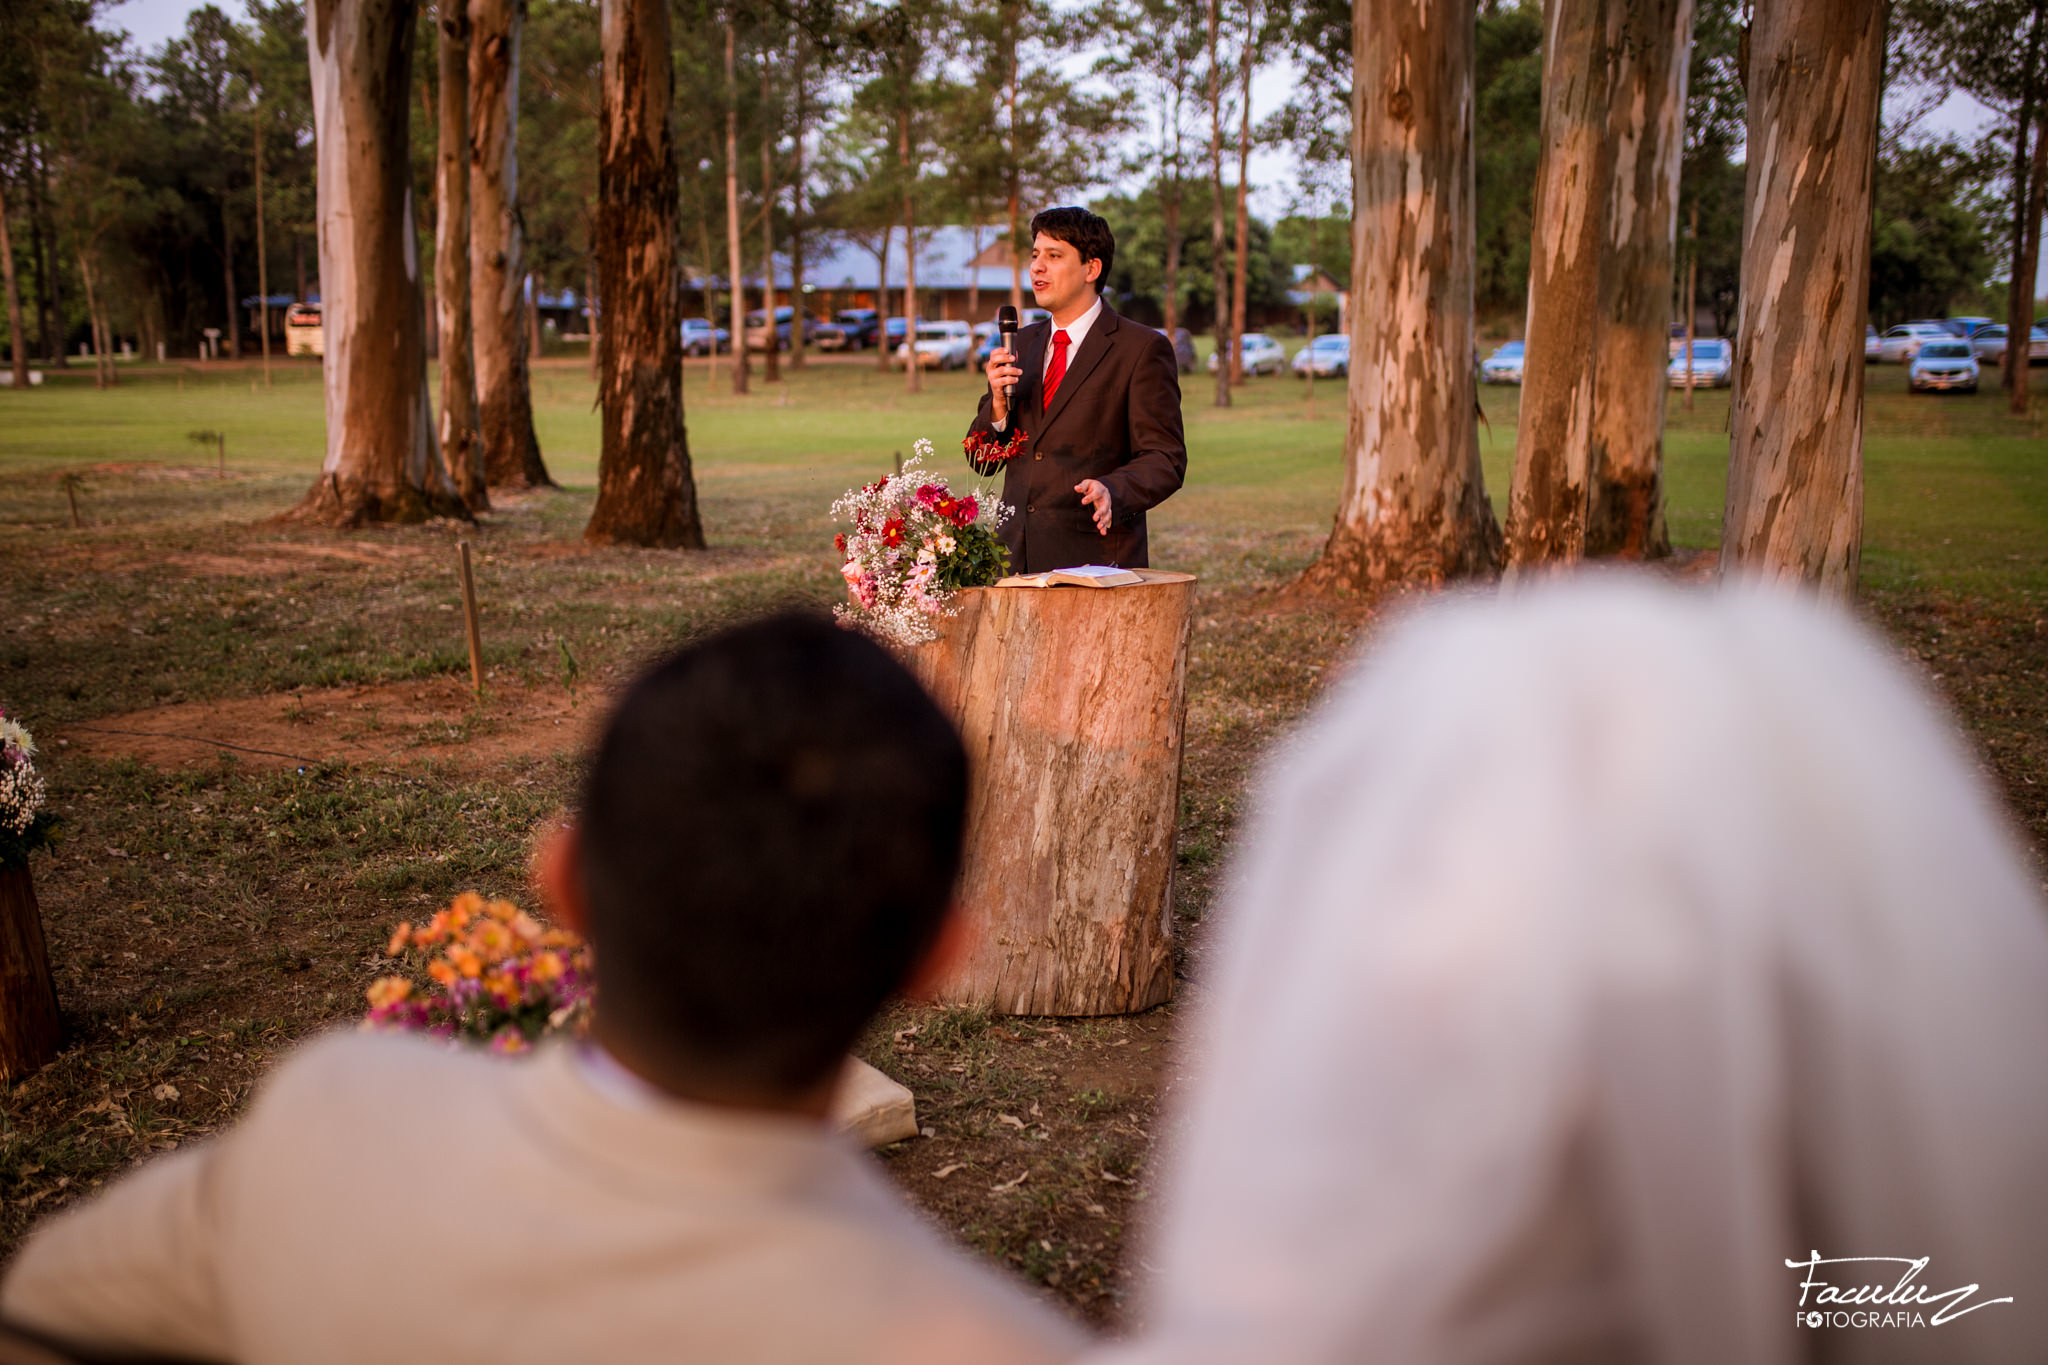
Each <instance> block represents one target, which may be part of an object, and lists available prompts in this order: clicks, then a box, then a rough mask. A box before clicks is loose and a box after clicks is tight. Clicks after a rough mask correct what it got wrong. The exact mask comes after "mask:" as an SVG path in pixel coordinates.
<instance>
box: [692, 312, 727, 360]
mask: <svg viewBox="0 0 2048 1365" xmlns="http://www.w3.org/2000/svg"><path fill="white" fill-rule="evenodd" d="M714 349H716V350H720V351H730V350H731V349H732V333H731V332H728V331H726V330H725V328H723V327H714V326H712V324H711V319H709V318H684V319H683V354H684V355H710V354H711V352H712V351H713V350H714Z"/></svg>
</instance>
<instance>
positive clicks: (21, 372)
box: [0, 179, 28, 393]
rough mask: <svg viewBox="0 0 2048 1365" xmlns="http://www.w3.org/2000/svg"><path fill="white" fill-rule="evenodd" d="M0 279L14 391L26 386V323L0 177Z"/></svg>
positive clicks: (4, 191) (5, 187) (3, 183)
mask: <svg viewBox="0 0 2048 1365" xmlns="http://www.w3.org/2000/svg"><path fill="white" fill-rule="evenodd" d="M0 282H4V284H5V286H6V289H7V332H8V336H9V337H11V338H12V349H11V350H10V351H9V352H8V361H9V364H10V366H11V368H12V371H13V375H14V391H15V392H16V393H21V392H24V391H25V390H26V389H27V388H28V323H27V322H26V321H25V320H24V319H23V317H22V315H21V282H20V281H19V280H17V279H16V278H15V275H14V239H13V238H12V237H11V236H10V235H9V234H8V231H7V183H6V181H5V180H4V179H0Z"/></svg>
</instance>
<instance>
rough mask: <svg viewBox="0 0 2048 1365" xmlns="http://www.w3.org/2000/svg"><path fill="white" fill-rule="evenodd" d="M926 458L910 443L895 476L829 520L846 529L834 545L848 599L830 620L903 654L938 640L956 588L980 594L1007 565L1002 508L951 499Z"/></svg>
mask: <svg viewBox="0 0 2048 1365" xmlns="http://www.w3.org/2000/svg"><path fill="white" fill-rule="evenodd" d="M931 453H932V443H931V442H930V441H926V440H922V439H920V440H918V441H917V442H916V444H915V445H913V446H912V448H911V457H910V458H909V459H908V460H906V461H904V463H903V470H902V472H901V473H899V474H895V475H893V476H891V477H889V478H884V479H877V480H875V482H873V483H871V484H867V485H866V486H864V487H861V488H856V489H854V490H853V491H852V492H850V493H848V494H847V495H846V496H845V497H843V498H841V499H839V501H837V502H835V503H833V504H832V515H833V517H834V518H835V519H836V520H839V521H846V522H851V523H852V524H853V530H852V531H851V532H848V533H844V534H841V535H838V536H835V537H834V538H833V544H834V545H835V546H836V547H837V548H838V550H839V553H840V554H841V555H843V556H844V557H845V562H844V563H843V564H841V565H840V568H839V573H840V576H841V577H842V578H844V579H845V580H846V591H847V596H848V597H849V598H850V599H851V601H850V602H848V603H846V604H843V605H841V606H839V607H836V608H834V609H833V614H834V615H835V616H837V617H838V618H839V619H840V620H841V621H843V622H846V623H847V624H849V625H854V626H858V627H860V628H861V629H863V630H867V631H869V632H871V633H872V634H874V635H876V636H877V637H879V638H881V639H883V640H886V641H888V642H889V643H891V644H894V645H897V646H899V647H903V648H909V647H911V646H914V645H919V644H923V643H924V642H926V641H927V640H932V639H935V638H937V635H938V629H937V625H936V623H937V621H938V620H939V619H940V618H942V617H945V616H950V615H951V614H952V611H951V609H950V608H949V607H948V606H947V603H948V602H949V601H950V600H951V599H952V596H953V594H954V593H955V592H956V591H958V590H959V589H961V588H980V587H987V586H988V585H989V584H991V583H993V582H995V581H996V580H997V579H999V578H1001V577H1002V576H1003V575H1004V574H1006V573H1008V572H1009V566H1010V556H1009V552H1008V551H1007V550H1005V549H1004V548H1003V543H1002V541H1001V540H999V539H998V538H997V535H996V532H997V531H998V529H1000V527H1001V526H1002V523H1003V522H1004V520H1005V519H1007V518H1008V516H1009V514H1010V509H1009V507H1007V506H1006V505H1005V504H1003V503H1002V502H1001V501H999V500H998V499H996V498H995V497H994V496H993V495H991V494H989V493H988V492H986V491H983V492H980V493H969V494H966V495H965V496H956V495H955V494H954V492H953V490H952V489H951V488H949V487H947V485H946V481H945V480H944V479H943V478H941V477H939V476H937V475H934V474H930V473H927V472H926V471H925V470H924V469H923V468H922V466H923V464H924V461H925V460H926V459H928V458H929V457H930V456H931Z"/></svg>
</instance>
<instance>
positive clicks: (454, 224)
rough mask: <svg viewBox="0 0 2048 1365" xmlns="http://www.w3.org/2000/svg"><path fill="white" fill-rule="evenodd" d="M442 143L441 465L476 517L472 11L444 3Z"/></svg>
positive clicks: (479, 503) (484, 498)
mask: <svg viewBox="0 0 2048 1365" xmlns="http://www.w3.org/2000/svg"><path fill="white" fill-rule="evenodd" d="M439 9H440V12H439V14H438V16H437V20H438V23H437V28H438V29H439V32H440V73H441V89H440V104H441V107H440V128H441V136H440V145H439V151H438V152H437V154H436V156H435V159H434V177H435V178H434V197H435V200H436V202H437V203H438V205H439V208H440V211H439V213H438V214H437V215H436V217H435V220H434V307H435V311H436V313H437V314H438V315H439V317H438V322H439V327H440V341H441V345H440V352H441V355H440V361H441V462H442V464H444V465H446V466H447V469H448V477H449V479H450V480H451V481H452V482H453V483H454V485H455V491H456V492H457V493H459V494H461V495H462V501H463V502H464V503H465V504H466V505H467V506H468V507H469V509H470V510H471V511H473V512H481V511H483V510H484V509H485V508H487V507H489V506H490V505H491V498H490V494H489V493H488V492H486V491H485V488H484V467H483V458H482V455H483V452H482V449H481V445H480V442H479V438H478V434H477V412H476V362H475V358H474V356H473V355H472V354H471V345H472V338H471V333H470V322H469V12H468V9H467V6H466V4H465V0H439Z"/></svg>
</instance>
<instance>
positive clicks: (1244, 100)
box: [1169, 0, 1258, 384]
mask: <svg viewBox="0 0 2048 1365" xmlns="http://www.w3.org/2000/svg"><path fill="white" fill-rule="evenodd" d="M1257 15H1258V10H1257V7H1256V5H1255V4H1253V3H1251V0H1247V3H1246V5H1245V7H1244V53H1243V55H1242V57H1240V59H1239V61H1238V123H1237V262H1236V269H1235V270H1233V271H1232V272H1231V281H1230V382H1231V383H1233V384H1242V383H1244V313H1245V303H1246V294H1247V292H1248V291H1247V290H1246V288H1245V284H1246V280H1245V273H1246V271H1245V267H1246V265H1247V263H1248V262H1249V260H1250V258H1251V213H1250V210H1249V208H1248V206H1247V205H1246V203H1245V193H1246V190H1245V180H1246V178H1247V175H1248V173H1249V170H1250V166H1251V155H1252V28H1253V25H1254V24H1255V23H1256V22H1257ZM1169 339H1171V335H1170V334H1169Z"/></svg>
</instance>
